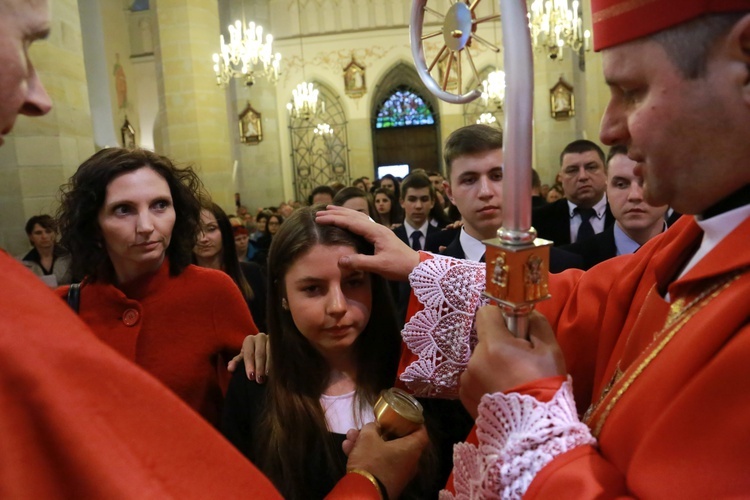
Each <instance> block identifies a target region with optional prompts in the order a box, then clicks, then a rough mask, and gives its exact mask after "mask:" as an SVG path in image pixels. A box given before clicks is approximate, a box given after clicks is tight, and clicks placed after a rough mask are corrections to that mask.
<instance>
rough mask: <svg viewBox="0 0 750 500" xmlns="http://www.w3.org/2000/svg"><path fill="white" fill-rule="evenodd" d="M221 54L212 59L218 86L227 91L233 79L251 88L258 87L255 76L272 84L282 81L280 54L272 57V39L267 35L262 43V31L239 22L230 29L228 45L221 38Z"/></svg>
mask: <svg viewBox="0 0 750 500" xmlns="http://www.w3.org/2000/svg"><path fill="white" fill-rule="evenodd" d="M220 40H221V53H220V54H214V55H213V61H214V73H216V84H217V85H219V86H221V87H226V86H227V85H228V84H229V81H230V80H231V79H232V78H242V79H243V80H244V83H245V85H247V86H248V87H250V86H252V85H253V84H254V83H255V77H256V76H263V77H265V78H266V79H267V80H268V81H270V82H271V83H276V81H277V80H278V79H279V65H280V63H281V54H279V53H278V52H277V53H276V54H274V53H273V35H271V34H267V35H266V38H265V41H263V27H262V26H260V25H256V24H255V23H254V22H249V23H248V24H247V26H243V23H242V22H240V21H239V20H238V21H235V22H234V25H230V26H229V43H226V42H225V41H224V35H221V36H220Z"/></svg>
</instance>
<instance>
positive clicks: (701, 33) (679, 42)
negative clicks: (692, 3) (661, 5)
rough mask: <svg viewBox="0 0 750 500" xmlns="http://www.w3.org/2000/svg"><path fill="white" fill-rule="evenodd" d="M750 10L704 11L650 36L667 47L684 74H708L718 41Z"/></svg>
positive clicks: (694, 77) (670, 58) (690, 75)
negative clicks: (697, 15) (708, 12)
mask: <svg viewBox="0 0 750 500" xmlns="http://www.w3.org/2000/svg"><path fill="white" fill-rule="evenodd" d="M746 14H747V11H743V12H729V13H720V14H708V15H704V16H701V17H699V18H696V19H693V20H692V21H688V22H686V23H683V24H679V25H677V26H675V27H673V28H669V29H666V30H663V31H659V32H657V33H654V34H653V35H651V36H650V37H649V39H650V40H652V41H654V42H656V43H658V44H659V45H661V46H662V48H664V51H665V52H666V53H667V57H669V60H670V61H671V62H672V64H674V65H675V67H677V69H679V70H680V72H681V73H682V76H684V77H685V78H687V79H688V80H695V79H697V78H700V77H702V76H704V75H705V74H706V69H707V64H708V56H709V53H710V52H711V49H712V48H713V46H714V44H715V43H716V41H717V40H718V39H719V38H721V37H722V36H724V35H725V34H726V33H727V32H729V31H730V30H731V29H732V27H733V26H734V25H735V24H736V23H737V21H739V20H740V19H741V18H742V17H744V16H745V15H746Z"/></svg>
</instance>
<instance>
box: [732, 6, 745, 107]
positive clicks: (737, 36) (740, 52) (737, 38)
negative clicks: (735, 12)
mask: <svg viewBox="0 0 750 500" xmlns="http://www.w3.org/2000/svg"><path fill="white" fill-rule="evenodd" d="M729 37H730V40H731V41H732V42H734V43H736V44H737V45H736V46H735V47H737V48H736V49H735V50H736V53H737V56H738V57H741V58H742V60H743V63H744V66H745V79H744V89H743V93H744V95H745V101H746V102H747V103H748V104H750V14H747V15H745V16H743V17H742V18H741V19H740V20H739V21H738V22H737V23H736V24H735V25H734V27H733V28H732V31H731V32H730V35H729Z"/></svg>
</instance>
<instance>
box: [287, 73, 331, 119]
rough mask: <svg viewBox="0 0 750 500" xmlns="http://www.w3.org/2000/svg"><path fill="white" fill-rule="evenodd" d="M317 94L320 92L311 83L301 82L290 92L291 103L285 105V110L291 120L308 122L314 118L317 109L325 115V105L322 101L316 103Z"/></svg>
mask: <svg viewBox="0 0 750 500" xmlns="http://www.w3.org/2000/svg"><path fill="white" fill-rule="evenodd" d="M319 94H320V91H319V90H318V89H316V88H315V87H314V86H313V84H312V83H308V82H302V83H300V84H298V85H297V88H296V89H294V90H292V102H290V103H288V104H287V105H286V109H287V111H289V114H290V115H291V116H292V117H293V118H302V119H303V120H309V119H310V118H312V117H313V116H315V115H316V114H317V113H318V110H319V109H320V111H321V112H323V113H325V111H326V103H325V102H324V101H322V100H321V101H320V102H318V95H319ZM318 104H320V106H319V105H318Z"/></svg>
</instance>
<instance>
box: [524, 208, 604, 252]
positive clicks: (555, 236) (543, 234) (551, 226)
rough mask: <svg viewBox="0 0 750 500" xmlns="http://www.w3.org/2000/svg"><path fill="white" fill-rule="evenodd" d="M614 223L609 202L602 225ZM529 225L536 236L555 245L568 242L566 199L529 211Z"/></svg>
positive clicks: (568, 227)
mask: <svg viewBox="0 0 750 500" xmlns="http://www.w3.org/2000/svg"><path fill="white" fill-rule="evenodd" d="M614 223H615V217H614V215H612V212H611V211H610V210H609V203H607V209H606V212H605V215H604V227H609V226H611V225H612V224H614ZM531 225H532V226H534V229H536V233H537V236H539V237H540V238H544V239H545V240H552V241H553V242H554V243H555V246H562V245H569V244H570V213H569V212H568V200H566V199H562V200H557V201H556V202H554V203H550V204H548V205H545V206H543V207H539V208H536V209H533V210H532V211H531Z"/></svg>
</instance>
